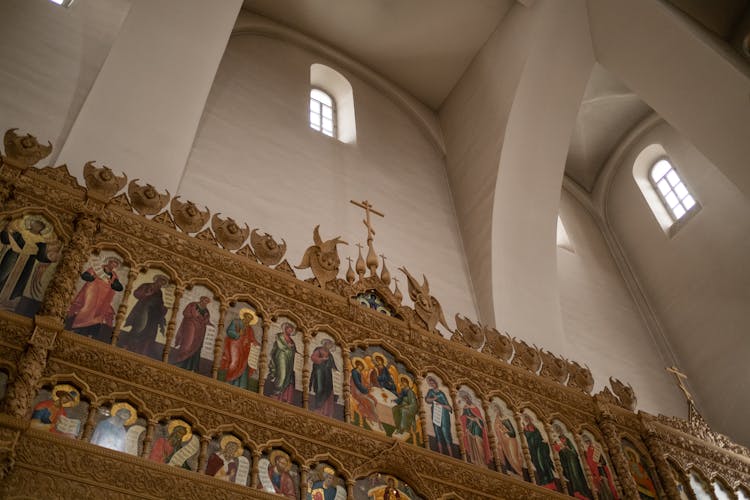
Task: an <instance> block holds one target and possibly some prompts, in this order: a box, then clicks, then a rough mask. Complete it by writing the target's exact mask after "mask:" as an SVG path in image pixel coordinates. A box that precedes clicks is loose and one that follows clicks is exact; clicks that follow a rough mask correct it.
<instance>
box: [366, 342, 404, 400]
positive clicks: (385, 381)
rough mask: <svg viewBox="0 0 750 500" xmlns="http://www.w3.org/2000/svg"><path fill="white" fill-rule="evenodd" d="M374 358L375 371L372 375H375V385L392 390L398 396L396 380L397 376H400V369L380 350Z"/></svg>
mask: <svg viewBox="0 0 750 500" xmlns="http://www.w3.org/2000/svg"><path fill="white" fill-rule="evenodd" d="M372 358H373V359H374V360H375V371H373V372H372V375H374V377H375V380H374V381H373V385H377V386H378V387H381V388H383V389H386V390H388V391H391V392H392V393H393V394H394V395H396V396H398V389H397V388H396V382H395V380H396V377H398V371H397V370H396V369H395V367H393V366H392V365H390V364H389V363H388V360H387V359H386V358H385V356H383V355H382V354H380V353H379V352H376V353H374V354H373V355H372ZM394 373H395V374H394Z"/></svg>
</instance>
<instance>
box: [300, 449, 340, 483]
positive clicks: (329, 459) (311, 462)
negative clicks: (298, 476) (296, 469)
mask: <svg viewBox="0 0 750 500" xmlns="http://www.w3.org/2000/svg"><path fill="white" fill-rule="evenodd" d="M322 463H325V464H329V465H333V467H334V468H335V469H336V474H338V475H340V476H342V477H343V479H344V481H348V480H349V479H351V478H352V473H351V472H350V471H349V469H347V468H346V467H344V463H343V462H341V461H340V460H339V459H337V458H336V457H334V456H332V455H331V454H330V453H321V454H318V455H315V456H313V457H312V458H310V459H308V460H305V461H304V462H301V463H300V464H301V465H303V466H305V467H309V468H310V469H314V468H315V467H316V466H317V465H318V464H322Z"/></svg>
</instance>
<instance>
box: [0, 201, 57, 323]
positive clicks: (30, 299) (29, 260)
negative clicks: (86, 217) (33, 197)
mask: <svg viewBox="0 0 750 500" xmlns="http://www.w3.org/2000/svg"><path fill="white" fill-rule="evenodd" d="M0 244H1V245H2V256H1V257H0V304H2V307H3V308H4V309H9V310H13V311H15V312H17V313H19V314H23V315H24V316H33V315H34V314H36V312H37V310H38V309H39V305H40V304H41V300H42V298H43V294H44V288H45V287H46V285H47V282H48V278H49V276H48V275H47V272H48V271H50V272H51V271H52V270H53V269H54V267H52V266H54V265H55V263H56V262H57V261H58V259H59V257H60V242H59V240H58V239H57V236H56V235H55V233H54V231H53V228H52V225H51V224H50V223H49V222H47V221H46V220H45V219H44V218H43V217H41V216H39V215H25V216H23V218H21V219H16V220H14V221H12V222H10V223H9V224H8V225H7V226H6V227H5V228H4V229H3V230H2V231H0Z"/></svg>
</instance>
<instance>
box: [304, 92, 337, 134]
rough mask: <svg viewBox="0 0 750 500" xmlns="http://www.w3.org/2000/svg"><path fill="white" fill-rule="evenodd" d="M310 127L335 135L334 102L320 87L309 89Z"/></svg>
mask: <svg viewBox="0 0 750 500" xmlns="http://www.w3.org/2000/svg"><path fill="white" fill-rule="evenodd" d="M310 128H312V129H314V130H317V131H318V132H322V133H324V134H325V135H327V136H328V137H336V103H335V102H334V100H333V98H332V97H331V96H330V95H328V94H326V93H325V92H323V91H322V90H320V89H315V88H313V89H310Z"/></svg>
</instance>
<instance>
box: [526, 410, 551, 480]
mask: <svg viewBox="0 0 750 500" xmlns="http://www.w3.org/2000/svg"><path fill="white" fill-rule="evenodd" d="M523 420H524V426H523V434H524V436H526V443H528V445H529V454H530V455H531V463H532V464H534V469H536V483H537V484H538V485H539V486H543V487H545V488H550V489H553V490H557V486H556V485H555V474H554V470H555V465H554V464H553V463H552V458H551V457H550V455H549V451H550V450H549V444H547V442H546V441H545V440H544V438H543V437H542V433H541V432H539V429H537V428H536V426H535V425H534V423H533V422H532V421H531V417H529V416H528V415H527V414H525V413H524V415H523Z"/></svg>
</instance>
